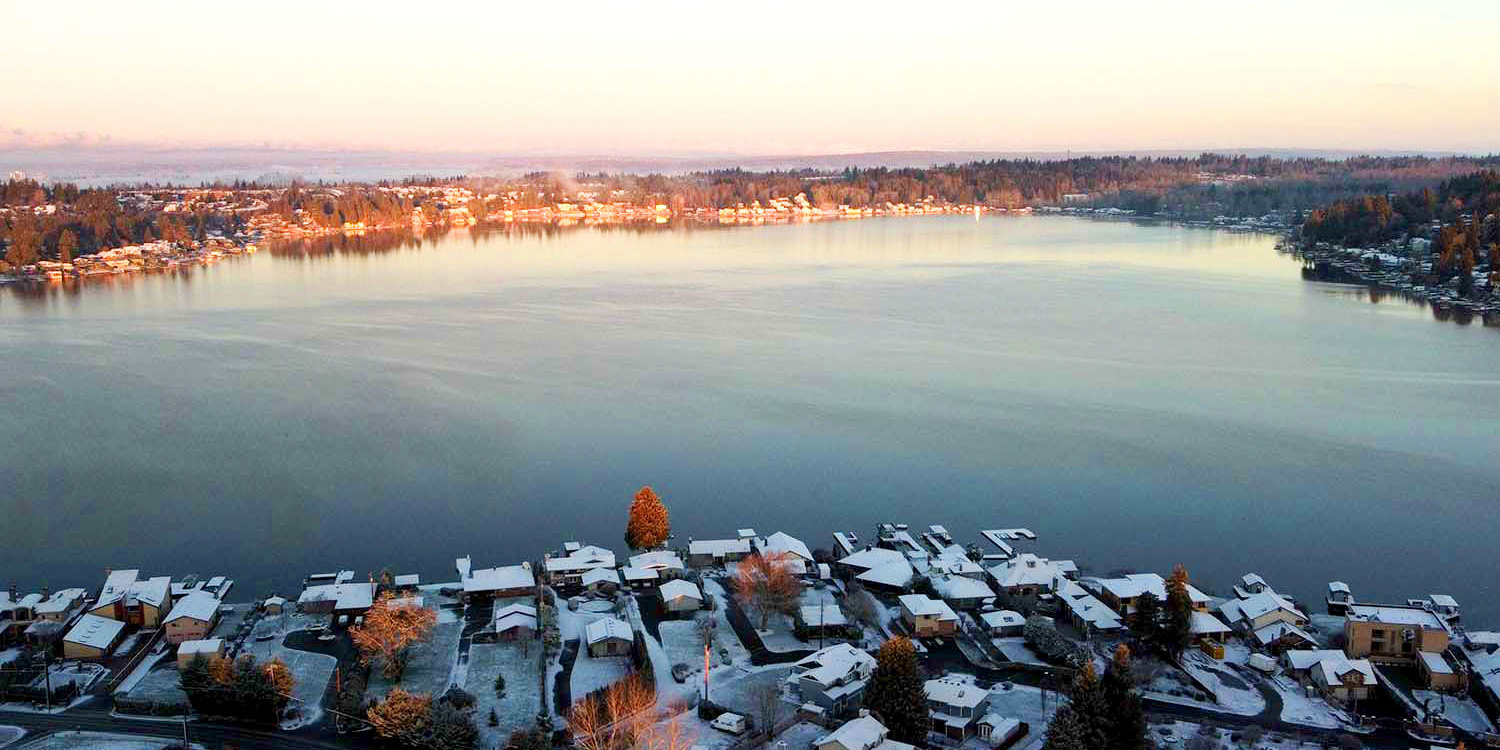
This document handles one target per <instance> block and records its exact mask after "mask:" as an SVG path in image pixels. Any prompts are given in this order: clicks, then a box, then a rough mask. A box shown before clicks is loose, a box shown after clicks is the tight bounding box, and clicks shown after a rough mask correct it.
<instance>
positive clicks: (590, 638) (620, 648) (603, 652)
mask: <svg viewBox="0 0 1500 750" xmlns="http://www.w3.org/2000/svg"><path fill="white" fill-rule="evenodd" d="M583 638H584V640H585V641H586V642H587V644H588V650H589V656H594V657H600V656H627V655H629V654H630V649H631V647H632V646H634V645H635V633H634V632H633V631H631V629H630V625H628V624H626V623H625V621H623V620H619V619H616V618H613V617H601V618H599V619H597V620H595V621H593V622H591V623H589V624H588V625H585V626H584V628H583Z"/></svg>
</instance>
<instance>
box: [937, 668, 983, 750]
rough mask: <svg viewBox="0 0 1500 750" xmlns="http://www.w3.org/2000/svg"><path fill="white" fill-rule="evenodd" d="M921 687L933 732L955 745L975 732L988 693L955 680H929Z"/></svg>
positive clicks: (972, 685) (946, 678)
mask: <svg viewBox="0 0 1500 750" xmlns="http://www.w3.org/2000/svg"><path fill="white" fill-rule="evenodd" d="M924 688H925V691H926V694H927V712H928V715H929V716H930V717H931V718H932V731H934V732H937V733H938V734H941V735H943V736H944V737H946V738H948V739H950V740H954V741H956V742H962V741H964V739H966V738H967V737H968V736H969V735H971V734H973V733H974V731H975V729H976V724H978V722H979V719H980V718H981V717H983V716H984V715H985V713H986V710H985V709H986V708H987V707H988V706H989V700H990V694H989V691H988V690H983V689H981V688H979V687H977V686H975V685H974V684H973V683H970V682H966V681H964V680H961V679H958V678H956V677H951V676H949V677H942V678H939V679H936V680H928V681H927V683H926V685H925V686H924Z"/></svg>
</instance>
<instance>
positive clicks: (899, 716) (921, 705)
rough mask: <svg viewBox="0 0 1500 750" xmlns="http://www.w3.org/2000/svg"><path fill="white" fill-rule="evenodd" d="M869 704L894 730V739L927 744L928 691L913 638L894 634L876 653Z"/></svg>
mask: <svg viewBox="0 0 1500 750" xmlns="http://www.w3.org/2000/svg"><path fill="white" fill-rule="evenodd" d="M865 707H866V708H868V709H870V712H871V713H873V714H875V716H876V717H877V718H879V719H880V723H882V724H884V725H885V726H886V728H887V729H890V730H891V732H890V737H891V739H893V740H896V741H898V742H905V743H908V744H913V745H921V744H926V743H925V740H926V738H927V727H928V725H929V719H928V714H927V691H926V688H925V686H924V685H923V684H922V674H921V670H920V668H919V667H918V666H917V652H916V649H915V648H913V647H912V644H911V641H909V640H907V639H905V638H902V637H899V636H898V637H896V638H892V639H891V640H889V641H886V642H885V645H883V646H881V647H880V651H878V652H877V653H876V654H875V671H874V673H873V674H872V675H871V676H870V684H869V685H868V686H867V687H866V688H865Z"/></svg>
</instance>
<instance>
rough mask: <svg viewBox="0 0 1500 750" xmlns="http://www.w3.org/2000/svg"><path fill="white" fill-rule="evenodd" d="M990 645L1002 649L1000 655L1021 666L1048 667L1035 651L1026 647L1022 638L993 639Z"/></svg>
mask: <svg viewBox="0 0 1500 750" xmlns="http://www.w3.org/2000/svg"><path fill="white" fill-rule="evenodd" d="M990 643H992V644H994V646H995V648H997V649H1000V653H1002V654H1004V655H1005V658H1006V659H1009V660H1011V661H1013V662H1017V663H1019V664H1040V665H1042V666H1046V665H1047V662H1046V661H1045V660H1043V659H1042V657H1041V656H1038V655H1037V653H1036V652H1035V651H1032V650H1031V647H1030V646H1027V645H1026V639H1025V638H1022V637H1021V636H1013V637H1011V636H1007V637H1004V638H991V639H990Z"/></svg>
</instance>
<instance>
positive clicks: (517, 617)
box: [491, 604, 537, 641]
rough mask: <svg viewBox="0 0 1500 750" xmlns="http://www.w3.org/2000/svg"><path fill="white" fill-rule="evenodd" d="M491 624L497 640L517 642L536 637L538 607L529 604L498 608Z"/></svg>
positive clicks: (508, 605)
mask: <svg viewBox="0 0 1500 750" xmlns="http://www.w3.org/2000/svg"><path fill="white" fill-rule="evenodd" d="M491 622H492V628H491V630H493V631H494V637H495V638H496V639H497V640H502V641H516V640H528V639H531V638H535V637H536V631H537V619H536V607H533V606H531V605H529V604H507V605H506V606H504V607H496V608H495V612H494V615H493V617H492V618H491Z"/></svg>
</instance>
